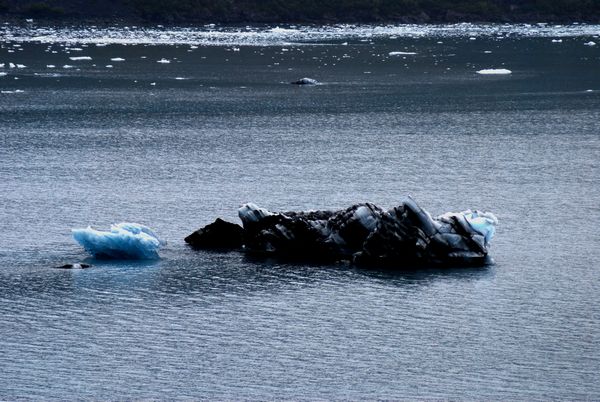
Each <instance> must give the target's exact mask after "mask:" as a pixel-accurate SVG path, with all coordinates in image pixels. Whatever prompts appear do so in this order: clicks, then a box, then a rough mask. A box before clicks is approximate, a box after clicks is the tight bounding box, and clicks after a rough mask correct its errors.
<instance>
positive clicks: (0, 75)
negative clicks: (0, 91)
mask: <svg viewBox="0 0 600 402" xmlns="http://www.w3.org/2000/svg"><path fill="white" fill-rule="evenodd" d="M6 74H8V73H3V72H0V77H4V76H5V75H6Z"/></svg>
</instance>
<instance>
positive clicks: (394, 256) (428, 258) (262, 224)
mask: <svg viewBox="0 0 600 402" xmlns="http://www.w3.org/2000/svg"><path fill="white" fill-rule="evenodd" d="M239 217H240V219H241V221H242V224H243V228H242V227H241V226H239V225H236V224H232V223H229V222H224V221H222V220H220V219H217V221H215V222H214V223H212V224H210V225H208V226H206V227H204V228H202V229H199V230H198V231H196V232H194V233H193V234H192V235H190V236H188V237H187V238H186V239H185V240H186V242H188V243H189V244H190V245H192V246H193V247H196V248H205V249H243V250H244V251H246V252H250V253H259V254H265V255H272V256H275V257H282V258H292V259H306V260H317V261H324V262H335V261H343V260H346V261H351V262H353V263H355V264H358V265H378V266H379V265H381V266H397V267H410V266H421V265H484V264H486V263H488V261H489V259H488V247H489V244H490V241H491V239H492V237H493V235H494V232H495V226H496V224H497V222H498V220H497V219H496V217H495V216H494V215H493V214H492V213H489V212H480V211H471V210H467V211H463V212H458V213H446V214H443V215H440V216H437V217H431V215H430V214H429V213H428V212H426V211H425V210H423V209H422V208H421V207H419V206H418V205H417V203H416V202H415V201H414V200H413V199H412V198H410V197H409V198H407V199H406V200H405V201H404V202H402V203H401V204H400V205H399V206H397V207H394V208H392V209H389V210H387V211H386V210H384V209H382V208H380V207H378V206H376V205H374V204H371V203H364V204H356V205H352V206H351V207H349V208H347V209H344V210H339V211H310V212H278V213H273V212H269V211H267V210H266V209H263V208H260V207H258V206H256V205H254V204H251V203H250V204H245V205H243V206H242V207H241V208H240V209H239Z"/></svg>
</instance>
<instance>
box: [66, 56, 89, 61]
mask: <svg viewBox="0 0 600 402" xmlns="http://www.w3.org/2000/svg"><path fill="white" fill-rule="evenodd" d="M69 59H71V60H73V61H80V60H92V58H91V57H90V56H74V57H69Z"/></svg>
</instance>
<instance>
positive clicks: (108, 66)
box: [104, 64, 113, 68]
mask: <svg viewBox="0 0 600 402" xmlns="http://www.w3.org/2000/svg"><path fill="white" fill-rule="evenodd" d="M104 67H106V68H113V66H112V64H107V65H106V66H104Z"/></svg>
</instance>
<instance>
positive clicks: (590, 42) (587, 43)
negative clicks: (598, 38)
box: [584, 41, 596, 46]
mask: <svg viewBox="0 0 600 402" xmlns="http://www.w3.org/2000/svg"><path fill="white" fill-rule="evenodd" d="M584 45H585V46H596V42H594V41H589V42H586V43H584Z"/></svg>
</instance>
